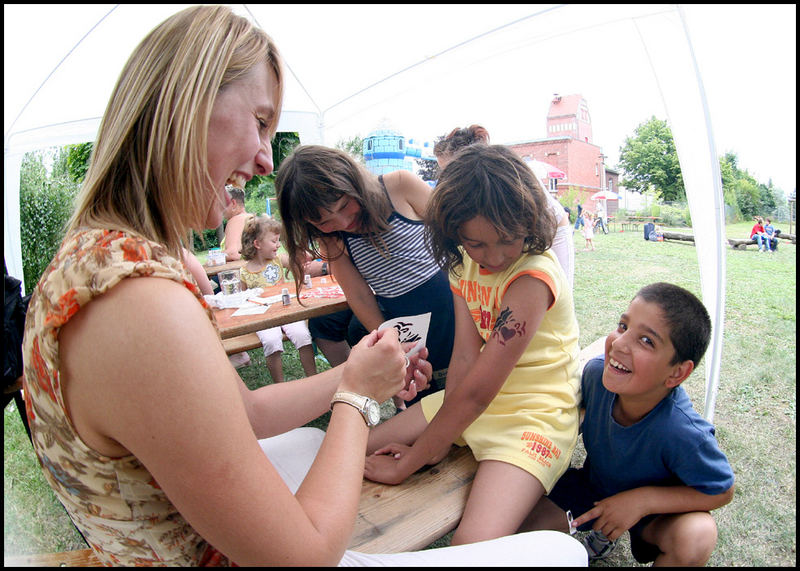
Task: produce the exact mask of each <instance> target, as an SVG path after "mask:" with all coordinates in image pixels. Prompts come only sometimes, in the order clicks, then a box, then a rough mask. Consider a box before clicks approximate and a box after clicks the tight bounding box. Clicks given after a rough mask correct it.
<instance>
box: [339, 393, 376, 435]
mask: <svg viewBox="0 0 800 571" xmlns="http://www.w3.org/2000/svg"><path fill="white" fill-rule="evenodd" d="M335 402H343V403H347V404H349V405H350V406H352V407H355V408H356V409H357V410H358V412H360V413H361V416H363V417H364V422H366V423H367V426H377V424H378V423H379V422H380V421H381V406H380V405H379V404H378V401H376V400H374V399H371V398H369V397H365V396H364V395H359V394H356V393H351V392H348V391H339V392H337V393H336V394H334V395H333V399H331V410H333V403H335Z"/></svg>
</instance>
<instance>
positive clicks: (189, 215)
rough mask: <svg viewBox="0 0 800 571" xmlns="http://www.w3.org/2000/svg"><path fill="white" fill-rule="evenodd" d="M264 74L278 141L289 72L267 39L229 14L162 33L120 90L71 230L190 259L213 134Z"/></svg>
mask: <svg viewBox="0 0 800 571" xmlns="http://www.w3.org/2000/svg"><path fill="white" fill-rule="evenodd" d="M258 65H267V66H268V68H269V69H271V70H272V71H273V72H274V73H275V75H276V79H277V85H278V89H277V95H276V97H277V100H276V101H275V105H276V107H275V119H274V121H273V125H271V126H270V128H271V132H270V135H274V132H275V129H276V128H277V123H278V117H279V116H280V110H281V105H282V98H283V72H282V63H281V57H280V54H279V53H278V50H277V48H276V47H275V44H274V43H273V41H272V39H271V38H270V37H269V36H268V35H267V34H266V33H265V32H264V31H263V30H261V29H259V28H257V27H255V26H254V25H253V24H252V23H251V22H250V21H249V20H247V19H246V18H243V17H241V16H237V15H235V14H234V13H233V12H232V11H231V9H230V8H228V7H226V6H195V7H192V8H187V9H185V10H182V11H181V12H178V13H177V14H175V15H173V16H171V17H170V18H167V19H166V20H165V21H164V22H162V23H161V24H159V25H158V26H157V27H156V28H155V29H153V31H151V32H150V33H149V34H148V35H147V36H146V37H145V38H144V39H143V40H142V42H141V43H140V44H139V45H138V46H137V48H136V49H135V50H134V52H133V54H132V55H131V57H130V59H129V60H128V62H127V63H126V64H125V67H124V68H123V70H122V73H121V74H120V77H119V79H118V80H117V84H116V86H115V87H114V91H113V92H112V95H111V99H110V100H109V103H108V107H107V108H106V110H105V113H104V115H103V120H102V122H101V124H100V129H99V131H98V134H97V140H96V142H95V145H94V150H93V152H92V158H91V163H90V166H89V170H88V171H87V174H86V180H85V181H84V183H83V187H82V189H81V192H80V194H79V195H78V198H77V199H76V208H75V212H74V214H73V216H72V219H71V220H70V225H69V228H70V230H72V229H76V228H79V227H92V228H111V229H119V230H125V231H128V232H133V233H135V234H139V235H141V236H143V237H145V238H147V239H149V240H153V241H156V242H159V243H162V244H164V245H165V246H166V247H167V249H168V250H169V251H171V252H173V253H176V254H177V253H180V247H181V242H182V241H183V240H184V239H185V237H186V236H187V235H188V232H189V230H190V229H195V230H202V226H203V223H204V222H205V218H206V215H207V211H208V206H209V203H208V197H209V189H210V187H211V185H212V182H211V177H210V175H209V172H208V125H209V119H210V117H211V112H212V108H213V106H214V102H215V100H216V97H217V94H218V93H219V92H220V90H222V89H224V88H225V87H226V86H228V85H230V84H231V83H232V82H235V81H237V80H238V79H240V78H242V77H243V76H245V75H246V74H247V73H248V72H249V71H251V70H252V69H254V68H255V67H256V66H258Z"/></svg>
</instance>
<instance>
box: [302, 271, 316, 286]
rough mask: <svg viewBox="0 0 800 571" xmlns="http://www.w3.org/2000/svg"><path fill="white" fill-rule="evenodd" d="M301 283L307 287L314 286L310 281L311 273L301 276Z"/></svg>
mask: <svg viewBox="0 0 800 571" xmlns="http://www.w3.org/2000/svg"><path fill="white" fill-rule="evenodd" d="M303 285H304V286H306V287H307V288H308V289H311V288H312V287H314V284H313V283H312V282H311V275H309V274H306V275H304V276H303Z"/></svg>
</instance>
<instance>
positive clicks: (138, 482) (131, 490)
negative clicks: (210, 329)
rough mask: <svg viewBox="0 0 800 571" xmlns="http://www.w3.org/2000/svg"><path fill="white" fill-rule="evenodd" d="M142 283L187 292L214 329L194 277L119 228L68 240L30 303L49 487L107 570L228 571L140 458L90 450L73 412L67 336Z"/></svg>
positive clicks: (39, 431)
mask: <svg viewBox="0 0 800 571" xmlns="http://www.w3.org/2000/svg"><path fill="white" fill-rule="evenodd" d="M144 277H159V278H166V279H171V280H174V281H176V282H178V283H180V284H182V285H184V286H185V287H186V288H187V289H188V290H190V291H191V292H192V293H193V294H194V295H195V296H197V299H198V302H199V303H201V304H202V305H203V307H204V308H205V310H206V312H207V313H208V317H209V319H211V321H212V322H214V323H216V322H215V321H214V318H213V314H212V312H211V310H210V308H209V307H208V305H207V304H206V302H205V301H204V300H203V297H202V294H201V293H200V290H199V288H198V287H197V285H196V283H195V282H194V280H193V279H192V277H191V274H190V273H189V272H188V271H187V270H186V269H185V268H184V266H183V264H182V263H181V262H180V261H179V260H178V259H176V258H175V257H174V256H172V255H171V254H169V253H168V251H167V250H166V248H164V247H163V246H162V245H160V244H158V243H154V242H151V241H149V240H146V239H144V238H142V237H139V236H136V235H133V234H130V233H126V232H122V231H115V230H78V231H75V232H72V233H70V234H69V235H67V237H66V238H65V239H64V241H63V242H62V244H61V247H60V249H59V251H58V253H57V254H56V256H55V258H54V259H53V261H52V262H51V264H50V266H49V267H48V268H47V270H45V273H44V275H43V276H42V278H41V279H40V280H39V283H38V284H37V286H36V288H35V290H34V293H33V295H32V296H31V301H30V305H29V307H28V313H27V319H26V323H25V337H24V341H23V361H24V363H25V368H24V374H23V378H24V380H23V390H24V394H25V404H26V410H27V415H28V421H29V423H30V427H31V436H32V439H33V446H34V450H35V452H36V455H37V457H38V458H39V462H40V463H41V465H42V469H43V471H44V475H45V478H46V480H47V481H48V483H49V484H50V486H51V487H52V488H53V490H54V492H55V494H56V496H57V497H58V499H59V501H61V503H62V504H63V505H64V507H65V508H66V510H67V513H69V516H70V517H71V518H72V521H73V522H74V523H75V525H76V526H77V527H78V529H80V531H81V533H83V536H84V537H85V538H86V540H87V541H88V542H89V544H90V545H91V547H92V549H94V551H95V553H96V554H97V557H98V559H99V560H100V561H101V562H102V563H104V564H106V565H130V566H134V565H135V566H139V565H141V566H147V565H191V566H196V565H230V561H229V560H228V559H227V558H226V557H225V556H224V555H222V554H220V553H219V552H218V551H217V550H215V549H214V548H213V547H211V546H210V545H209V544H208V543H207V542H206V541H205V540H204V539H203V538H202V537H200V535H199V534H198V533H197V532H196V531H195V530H194V529H193V528H192V527H191V526H190V525H189V523H188V522H186V520H185V519H184V518H183V517H182V516H181V514H179V513H178V511H177V509H176V508H175V506H173V505H172V503H171V502H170V501H169V500H168V499H167V497H166V495H165V494H164V492H163V491H162V490H161V488H159V486H158V483H157V482H156V481H155V480H154V479H153V476H152V475H151V474H150V473H149V472H148V471H147V469H146V468H145V467H144V466H143V465H142V464H141V463H140V462H139V461H138V460H137V459H136V457H134V456H132V455H129V456H125V457H121V458H111V457H108V456H104V455H102V454H99V453H98V452H96V451H94V450H93V449H91V448H89V447H88V446H87V445H86V444H84V442H83V441H82V440H81V438H80V437H79V436H78V433H77V431H76V430H75V426H74V425H73V423H72V420H71V419H70V418H69V416H68V415H67V412H66V408H65V404H64V397H63V395H62V393H61V385H60V383H59V340H58V333H59V330H60V328H61V327H62V326H63V325H64V324H65V323H67V322H68V321H69V320H70V319H71V318H72V317H73V316H74V315H75V314H76V313H77V312H78V311H79V310H80V309H81V308H82V307H84V306H85V305H86V304H87V303H90V302H91V301H92V300H93V299H94V298H96V297H98V296H100V295H102V294H103V293H105V292H107V291H108V290H110V289H111V288H112V287H114V286H115V285H117V284H118V283H120V282H121V281H122V280H123V279H126V278H144ZM120 325H122V324H120ZM98 382H102V379H98Z"/></svg>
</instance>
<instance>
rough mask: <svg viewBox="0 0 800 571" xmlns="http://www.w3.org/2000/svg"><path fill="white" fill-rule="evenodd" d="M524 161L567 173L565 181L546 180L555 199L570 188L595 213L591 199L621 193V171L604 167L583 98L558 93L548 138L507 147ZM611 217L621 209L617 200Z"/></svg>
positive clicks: (611, 205) (552, 106) (610, 207)
mask: <svg viewBox="0 0 800 571" xmlns="http://www.w3.org/2000/svg"><path fill="white" fill-rule="evenodd" d="M508 146H509V147H511V149H513V150H514V152H516V153H517V154H518V155H520V156H521V157H522V158H526V157H530V158H532V159H536V160H538V161H542V162H545V163H548V164H551V165H553V166H554V167H557V168H559V169H561V170H562V171H564V172H565V173H566V177H565V178H562V179H546V180H545V184H546V185H547V186H548V188H549V190H550V191H551V192H554V193H555V194H556V196H561V195H563V194H565V193H566V192H567V191H568V190H569V189H570V188H572V189H575V190H577V191H578V201H579V203H580V204H582V205H583V206H584V208H588V209H589V210H590V211H592V212H593V211H594V210H595V208H596V203H597V201H594V200H592V199H591V198H590V197H591V196H592V195H593V194H595V193H596V192H600V191H601V190H610V191H613V192H618V188H619V172H618V171H616V170H614V169H611V168H609V167H607V166H606V165H605V162H604V159H605V156H604V155H603V148H602V147H600V146H598V145H596V144H594V142H593V141H592V119H591V116H590V115H589V106H588V105H587V103H586V100H585V99H584V98H583V96H582V95H565V96H561V95H558V94H556V95H555V96H554V97H553V100H552V101H551V102H550V110H549V111H548V113H547V137H546V138H543V139H532V140H530V141H521V142H518V143H512V144H509V145H508ZM606 206H607V208H608V214H609V215H611V214H613V213H614V212H616V211H617V210H618V209H619V201H618V200H608V201H607V202H606Z"/></svg>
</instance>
